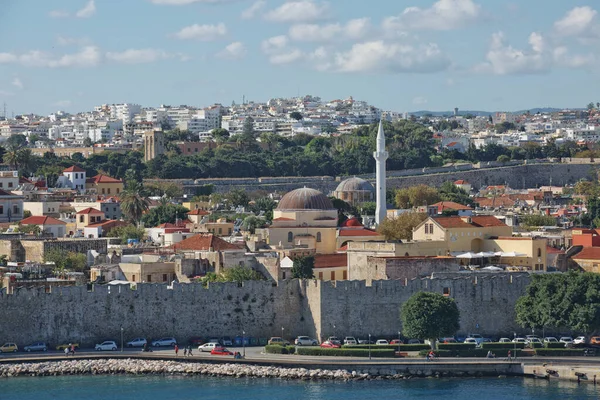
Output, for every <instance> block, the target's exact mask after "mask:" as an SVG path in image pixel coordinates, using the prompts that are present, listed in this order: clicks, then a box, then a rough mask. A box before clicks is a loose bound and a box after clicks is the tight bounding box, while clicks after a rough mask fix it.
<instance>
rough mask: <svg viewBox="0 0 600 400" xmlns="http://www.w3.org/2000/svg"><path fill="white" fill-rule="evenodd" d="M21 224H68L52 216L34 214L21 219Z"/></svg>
mask: <svg viewBox="0 0 600 400" xmlns="http://www.w3.org/2000/svg"><path fill="white" fill-rule="evenodd" d="M19 223H20V224H21V225H66V224H67V223H66V222H63V221H60V220H58V219H56V218H52V217H44V216H37V215H36V216H32V217H28V218H25V219H22V220H21V221H19Z"/></svg>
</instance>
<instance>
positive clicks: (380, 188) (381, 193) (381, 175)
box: [373, 115, 388, 225]
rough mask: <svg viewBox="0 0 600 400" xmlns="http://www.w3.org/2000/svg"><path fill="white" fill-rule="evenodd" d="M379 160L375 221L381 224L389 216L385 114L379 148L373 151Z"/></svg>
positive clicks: (378, 138)
mask: <svg viewBox="0 0 600 400" xmlns="http://www.w3.org/2000/svg"><path fill="white" fill-rule="evenodd" d="M373 157H374V158H375V161H376V162H377V163H376V165H377V167H376V171H375V177H376V180H377V183H376V185H377V189H376V190H377V208H376V209H375V223H377V225H379V224H380V223H382V222H383V220H384V219H385V218H386V216H387V203H386V185H385V180H386V169H385V162H386V160H387V159H388V152H387V151H385V133H384V132H383V115H382V117H381V120H379V130H378V131H377V149H376V150H375V152H374V153H373Z"/></svg>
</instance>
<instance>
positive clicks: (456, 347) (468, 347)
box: [438, 343, 477, 350]
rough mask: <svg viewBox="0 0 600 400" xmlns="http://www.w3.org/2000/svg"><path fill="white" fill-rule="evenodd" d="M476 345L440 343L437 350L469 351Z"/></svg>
mask: <svg viewBox="0 0 600 400" xmlns="http://www.w3.org/2000/svg"><path fill="white" fill-rule="evenodd" d="M476 346H477V345H476V344H475V343H440V344H438V349H440V350H471V349H474V348H475V347H476Z"/></svg>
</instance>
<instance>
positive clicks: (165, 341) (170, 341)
mask: <svg viewBox="0 0 600 400" xmlns="http://www.w3.org/2000/svg"><path fill="white" fill-rule="evenodd" d="M176 344H177V340H175V338H174V337H166V338H162V339H158V340H155V341H153V342H152V346H153V347H163V346H175V345H176Z"/></svg>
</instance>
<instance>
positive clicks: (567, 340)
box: [558, 336, 573, 346]
mask: <svg viewBox="0 0 600 400" xmlns="http://www.w3.org/2000/svg"><path fill="white" fill-rule="evenodd" d="M558 341H559V342H560V343H564V344H565V346H566V345H572V344H573V338H572V337H571V336H563V337H561V338H560V339H558Z"/></svg>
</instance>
